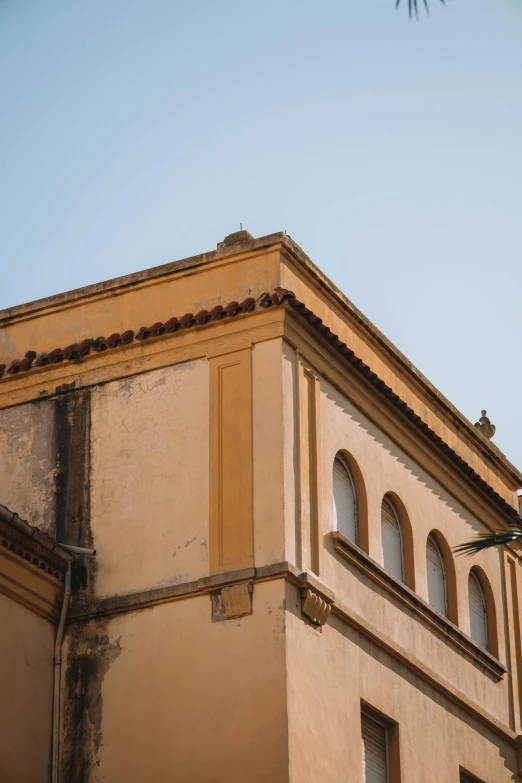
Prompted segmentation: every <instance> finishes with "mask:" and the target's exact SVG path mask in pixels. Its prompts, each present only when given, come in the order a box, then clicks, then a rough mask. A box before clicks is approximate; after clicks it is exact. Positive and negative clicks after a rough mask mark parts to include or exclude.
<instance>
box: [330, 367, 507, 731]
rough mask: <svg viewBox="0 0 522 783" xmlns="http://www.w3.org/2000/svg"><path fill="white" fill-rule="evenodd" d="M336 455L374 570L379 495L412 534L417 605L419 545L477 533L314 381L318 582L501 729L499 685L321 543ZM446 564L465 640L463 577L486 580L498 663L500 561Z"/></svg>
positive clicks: (502, 649)
mask: <svg viewBox="0 0 522 783" xmlns="http://www.w3.org/2000/svg"><path fill="white" fill-rule="evenodd" d="M339 450H344V451H345V452H346V453H348V454H349V455H350V456H351V457H352V458H353V460H354V461H355V463H356V465H357V466H358V467H359V469H360V471H361V474H362V477H363V480H364V492H365V494H366V501H367V508H368V540H369V551H368V554H369V555H370V557H372V558H373V559H374V560H376V561H377V562H379V563H380V564H382V562H383V558H382V544H381V503H382V498H383V497H384V495H385V494H386V493H388V492H393V493H395V495H396V496H398V498H400V500H401V501H402V503H403V505H404V507H405V510H406V513H407V517H408V519H409V522H410V524H411V526H412V529H413V541H414V570H415V585H416V592H417V593H418V594H419V595H420V596H421V598H423V599H424V600H426V601H427V600H428V593H427V579H426V541H427V537H428V535H429V533H430V532H431V531H432V530H434V529H435V530H437V531H439V532H440V533H441V534H442V535H443V536H444V538H445V539H446V541H447V543H448V544H449V546H450V547H451V548H453V547H455V546H457V545H458V544H460V543H462V542H464V541H468V540H469V539H470V538H472V537H473V536H475V535H476V534H477V533H478V532H482V531H483V530H484V528H483V527H482V525H480V524H479V523H478V522H477V521H476V520H474V519H473V518H472V516H471V515H470V514H469V512H467V511H466V510H465V509H464V508H463V507H462V506H460V505H459V503H457V502H456V501H455V499H454V498H452V497H451V496H450V495H449V494H448V493H447V492H446V491H445V490H444V489H443V488H442V487H440V486H439V485H437V483H436V482H435V481H434V480H433V479H432V478H431V477H430V476H429V475H427V474H426V473H425V472H424V471H423V470H422V469H420V468H419V466H418V465H416V464H415V463H414V462H413V461H412V460H411V459H410V458H409V457H408V456H407V455H406V454H404V453H403V452H401V450H400V449H399V448H398V447H397V446H396V445H395V444H394V443H393V442H392V441H391V440H390V439H389V438H388V437H387V436H386V435H385V434H384V433H383V432H381V431H379V430H378V428H377V427H375V425H373V424H372V423H371V422H370V421H369V420H368V419H366V417H364V416H363V415H362V414H361V413H360V412H359V411H358V410H357V409H356V408H355V407H354V406H353V405H352V404H351V403H350V402H349V401H348V400H347V399H346V398H344V397H343V396H342V395H341V394H340V393H339V392H338V391H337V390H336V389H334V388H333V387H332V386H331V384H329V383H328V382H327V381H325V380H324V379H321V397H320V459H319V465H320V472H319V481H320V483H321V487H322V492H321V497H322V506H321V509H320V526H321V536H320V538H321V541H322V542H323V544H324V547H323V548H322V562H321V579H323V580H324V582H325V584H326V585H328V587H330V588H331V589H332V590H334V591H335V593H336V595H337V597H338V599H339V600H340V601H341V602H343V603H345V604H348V605H349V606H350V608H352V609H354V610H355V611H356V612H358V613H360V614H362V615H363V616H364V617H365V618H367V619H368V620H369V621H370V622H372V623H373V624H374V625H375V626H376V627H377V628H379V629H381V630H383V631H385V633H386V634H387V635H389V637H390V638H392V639H394V640H395V641H396V642H397V643H398V644H400V645H401V646H402V647H404V648H405V649H406V650H408V651H409V652H410V653H411V654H412V655H414V656H415V657H416V658H418V659H419V660H421V661H423V662H424V663H425V664H426V665H427V666H429V667H430V668H432V669H433V670H435V671H437V672H438V673H439V674H440V675H441V676H443V677H444V678H445V679H446V680H447V681H448V682H451V683H453V685H455V686H456V687H458V688H460V689H461V690H463V691H464V692H465V693H466V694H467V695H468V696H469V697H470V698H472V699H474V700H475V701H476V702H477V703H478V704H481V705H482V706H483V707H484V708H485V709H486V710H488V711H489V712H491V713H492V714H493V715H495V716H496V717H498V718H499V719H501V720H503V721H505V722H506V724H507V723H508V721H509V710H508V698H507V697H508V690H507V688H508V685H507V679H506V678H504V680H503V681H502V682H501V683H497V682H496V681H492V680H491V678H490V677H489V676H488V675H486V674H485V673H484V672H482V671H480V670H478V669H477V668H476V667H475V666H474V665H473V663H472V662H471V661H468V660H466V658H465V656H462V655H460V654H459V653H458V652H457V651H456V650H455V649H454V648H452V647H451V646H448V644H447V642H446V641H444V640H443V639H441V638H440V637H438V636H437V634H436V633H434V632H433V631H432V630H430V629H429V628H428V627H425V626H423V624H422V623H419V622H418V620H416V619H415V618H414V617H413V616H412V615H411V613H409V612H408V611H405V610H404V608H403V607H402V606H401V605H400V604H397V603H394V602H393V601H392V600H391V599H390V597H389V595H388V594H385V593H382V592H380V591H379V589H378V588H376V587H375V585H374V584H373V583H372V582H371V581H370V580H368V579H366V578H365V577H364V575H362V574H361V572H360V571H358V570H357V569H353V568H351V567H350V566H349V565H348V564H347V563H346V562H345V561H344V560H342V559H341V558H340V557H339V556H338V555H336V553H335V552H334V551H333V547H332V544H331V540H330V537H329V534H330V532H331V531H332V529H333V521H332V520H333V511H332V508H333V506H332V504H333V500H332V466H333V462H334V458H335V455H336V453H337V452H338V451H339ZM360 494H361V495H362V493H360ZM453 561H454V564H455V570H456V576H457V604H458V625H459V627H460V628H461V629H462V630H463V631H464V632H465V633H466V634H469V610H468V574H469V570H470V568H471V566H472V565H475V564H478V565H480V566H481V567H482V568H483V570H484V572H485V574H486V575H487V577H488V579H489V582H490V584H491V587H492V590H493V593H494V595H495V602H496V610H497V621H498V631H499V632H498V643H499V657H500V659H501V660H502V661H503V662H504V663H506V636H505V627H504V604H503V589H502V567H501V560H500V553H499V552H498V551H497V550H496V549H491V550H488V551H486V552H483V553H481V554H480V555H476V556H474V557H473V558H465V557H462V556H461V557H455V558H453Z"/></svg>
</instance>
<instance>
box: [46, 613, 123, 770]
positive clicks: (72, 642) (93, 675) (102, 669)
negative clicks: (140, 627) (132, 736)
mask: <svg viewBox="0 0 522 783" xmlns="http://www.w3.org/2000/svg"><path fill="white" fill-rule="evenodd" d="M109 623H110V621H109V620H108V619H97V620H91V621H90V622H89V623H85V624H83V623H80V624H78V625H75V626H73V627H72V628H71V629H70V632H69V655H68V666H67V671H66V674H65V683H64V685H65V693H64V712H63V731H64V735H63V737H64V739H63V749H62V756H61V780H62V782H63V783H89V781H90V780H91V774H92V771H93V769H94V767H96V766H97V765H98V763H99V759H98V753H99V750H100V747H101V744H102V713H103V696H102V684H103V679H104V677H105V675H106V673H107V672H108V670H109V668H110V667H111V665H112V664H113V663H114V661H115V660H116V659H117V658H118V657H119V656H120V655H121V652H122V648H121V646H120V639H117V640H116V641H114V642H112V643H111V642H110V640H109V634H108V633H107V628H108V625H109Z"/></svg>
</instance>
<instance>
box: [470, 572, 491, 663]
mask: <svg viewBox="0 0 522 783" xmlns="http://www.w3.org/2000/svg"><path fill="white" fill-rule="evenodd" d="M468 596H469V627H470V636H471V638H472V639H473V641H475V642H476V643H477V644H480V646H481V647H483V648H484V649H485V650H489V628H488V607H487V603H486V596H485V595H484V590H483V588H482V584H481V583H480V579H479V577H478V575H477V573H476V572H475V570H474V569H471V571H470V572H469V577H468Z"/></svg>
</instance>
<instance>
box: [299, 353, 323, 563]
mask: <svg viewBox="0 0 522 783" xmlns="http://www.w3.org/2000/svg"><path fill="white" fill-rule="evenodd" d="M318 384H319V382H318V379H317V377H316V376H315V375H314V373H313V372H312V371H311V370H310V369H308V368H307V367H306V366H304V365H303V363H302V361H301V357H300V355H299V354H298V373H297V388H298V417H299V441H298V444H299V446H298V458H299V485H300V493H299V494H300V498H299V499H298V502H299V503H300V507H299V539H300V543H301V560H300V565H301V567H302V568H306V569H309V570H310V571H313V573H315V574H319V515H318V508H319V503H318V500H319V498H318V494H319V492H318V476H317V470H318V455H317V432H318V400H319V394H318Z"/></svg>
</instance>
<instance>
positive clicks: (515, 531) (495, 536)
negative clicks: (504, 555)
mask: <svg viewBox="0 0 522 783" xmlns="http://www.w3.org/2000/svg"><path fill="white" fill-rule="evenodd" d="M521 539H522V524H520V523H518V524H516V525H513V527H512V528H511V530H497V532H496V533H481V534H480V535H478V536H477V537H476V538H474V539H473V540H472V541H467V542H466V543H465V544H459V546H456V547H455V549H454V552H456V554H458V555H473V554H475V552H481V551H482V550H483V549H489V548H490V547H492V546H502V545H503V544H511V543H513V541H520V540H521Z"/></svg>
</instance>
